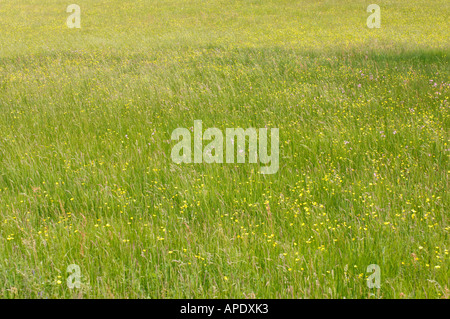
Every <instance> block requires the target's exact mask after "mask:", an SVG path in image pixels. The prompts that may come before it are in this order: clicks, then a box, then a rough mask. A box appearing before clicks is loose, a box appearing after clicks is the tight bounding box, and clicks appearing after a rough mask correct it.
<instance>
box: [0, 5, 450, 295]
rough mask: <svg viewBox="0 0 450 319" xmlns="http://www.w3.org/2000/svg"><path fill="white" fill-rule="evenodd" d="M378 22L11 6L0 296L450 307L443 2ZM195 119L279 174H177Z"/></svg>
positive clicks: (0, 68) (4, 34) (227, 11)
mask: <svg viewBox="0 0 450 319" xmlns="http://www.w3.org/2000/svg"><path fill="white" fill-rule="evenodd" d="M371 2H372V1H350V0H342V1H331V0H330V1H307V0H299V1H281V0H280V1H270V0H267V1H263V0H259V1H258V0H253V1H250V0H245V1H237V0H236V1H230V0H222V1H217V0H211V1H201V0H189V1H188V0H184V1H183V0H172V1H168V0H167V1H144V0H141V1H131V0H128V1H119V0H108V1H106V0H101V1H95V3H92V1H87V0H83V1H77V4H79V5H80V6H81V8H82V13H81V17H82V22H81V24H82V26H81V29H69V28H67V26H66V24H65V23H66V19H67V17H68V16H69V14H68V13H66V7H67V5H69V4H70V3H67V2H65V1H61V0H44V1H42V0H39V1H38V0H17V1H1V2H0V132H1V133H0V146H1V148H0V225H1V226H0V297H2V298H55V297H58V298H72V297H81V298H215V297H220V298H330V297H331V298H344V297H345V298H448V297H449V296H450V290H449V289H450V288H449V287H450V280H449V274H450V267H449V266H450V265H449V256H448V253H449V249H450V248H449V244H450V238H449V232H450V225H449V209H450V205H449V204H450V196H449V192H448V189H449V180H448V176H449V174H450V166H449V155H450V145H449V144H450V138H449V137H450V135H449V128H450V114H449V112H450V107H449V95H450V94H449V92H450V68H449V56H448V54H449V36H448V35H449V34H448V30H449V29H450V23H449V21H448V16H449V15H448V13H449V3H448V1H445V0H435V1H432V2H430V1H419V0H414V1H385V0H383V1H379V3H378V4H379V5H380V6H381V8H382V11H381V15H382V25H381V28H380V29H369V28H367V26H366V19H367V17H368V16H369V13H367V12H366V8H367V6H368V5H369V4H370V3H371ZM197 119H200V120H202V121H203V127H204V128H208V127H218V128H220V129H222V130H224V129H225V128H227V127H236V128H237V127H242V128H248V127H255V128H261V127H277V128H279V130H280V169H279V171H278V173H277V174H274V175H261V174H259V165H258V164H181V165H179V164H175V163H173V162H172V160H171V158H170V152H171V148H172V147H173V145H174V144H175V143H174V142H173V141H171V139H170V137H171V132H172V131H173V130H174V129H175V128H177V127H187V128H189V127H192V126H193V123H194V120H197ZM70 264H77V265H79V266H80V269H81V274H82V279H81V281H82V286H81V288H79V289H73V290H71V289H69V288H68V287H67V285H66V278H67V276H68V273H67V272H66V269H67V266H68V265H70ZM370 264H377V265H379V266H380V269H381V288H380V289H369V288H368V287H367V282H366V280H367V276H369V275H370V273H367V272H366V268H367V266H368V265H370Z"/></svg>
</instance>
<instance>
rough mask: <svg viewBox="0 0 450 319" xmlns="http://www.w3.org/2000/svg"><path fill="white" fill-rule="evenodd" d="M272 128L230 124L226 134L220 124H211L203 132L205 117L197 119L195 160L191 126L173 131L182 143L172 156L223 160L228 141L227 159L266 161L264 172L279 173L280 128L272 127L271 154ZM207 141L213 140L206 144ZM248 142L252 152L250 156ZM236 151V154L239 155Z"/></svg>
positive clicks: (197, 160) (180, 159) (199, 160)
mask: <svg viewBox="0 0 450 319" xmlns="http://www.w3.org/2000/svg"><path fill="white" fill-rule="evenodd" d="M268 130H269V129H267V128H260V129H259V130H257V129H255V128H247V129H246V130H244V129H242V128H227V129H226V130H225V143H224V136H223V133H222V131H221V130H219V129H218V128H208V129H207V130H205V132H204V133H203V127H202V121H201V120H196V121H194V129H193V131H194V152H193V153H194V158H193V160H192V139H191V132H190V131H189V130H188V129H187V128H177V129H175V130H174V131H173V132H172V140H173V141H178V143H177V144H176V145H175V146H174V147H173V148H172V153H171V157H172V160H173V161H174V162H175V163H178V164H179V163H192V162H194V163H203V162H205V163H223V162H224V144H225V153H226V154H225V162H226V163H235V157H237V163H245V162H246V157H247V158H248V162H249V163H258V155H259V162H260V163H261V164H266V166H263V167H261V170H260V172H261V174H275V173H276V172H278V168H279V132H278V128H271V129H270V135H271V141H270V155H269V154H268V141H267V132H268ZM203 141H211V142H209V143H208V144H207V145H206V146H205V147H204V148H203ZM246 145H248V156H246V154H247V153H246ZM235 154H236V156H235Z"/></svg>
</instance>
